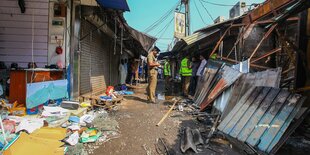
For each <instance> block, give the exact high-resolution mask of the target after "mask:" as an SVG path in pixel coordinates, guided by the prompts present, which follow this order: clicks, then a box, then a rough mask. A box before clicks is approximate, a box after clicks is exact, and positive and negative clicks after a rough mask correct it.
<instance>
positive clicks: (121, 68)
mask: <svg viewBox="0 0 310 155" xmlns="http://www.w3.org/2000/svg"><path fill="white" fill-rule="evenodd" d="M118 70H119V74H120V84H125V81H126V75H127V68H126V65H125V64H124V65H123V64H119V67H118Z"/></svg>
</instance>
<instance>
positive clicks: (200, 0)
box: [199, 0, 214, 21]
mask: <svg viewBox="0 0 310 155" xmlns="http://www.w3.org/2000/svg"><path fill="white" fill-rule="evenodd" d="M199 2H200V4H201V5H202V7H203V8H204V9H205V10H206V12H207V14H208V15H209V17H210V18H211V20H212V21H214V18H213V17H212V15H211V14H210V12H209V11H208V9H207V8H206V7H205V6H204V5H203V4H202V0H199Z"/></svg>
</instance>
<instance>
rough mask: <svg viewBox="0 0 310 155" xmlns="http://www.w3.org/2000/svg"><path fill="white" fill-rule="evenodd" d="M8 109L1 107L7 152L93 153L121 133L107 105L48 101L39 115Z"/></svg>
mask: <svg viewBox="0 0 310 155" xmlns="http://www.w3.org/2000/svg"><path fill="white" fill-rule="evenodd" d="M1 100H2V102H3V104H4V103H5V105H10V104H8V103H7V101H6V100H4V99H1ZM3 104H2V107H4V105H3ZM116 106H117V105H116ZM114 107H115V106H114ZM8 109H9V108H8ZM8 109H6V108H2V110H1V118H2V123H1V135H0V147H1V150H2V151H1V152H2V153H3V154H40V153H42V152H44V153H45V154H92V153H93V152H94V150H95V149H97V148H99V146H100V145H102V144H103V143H105V142H107V141H109V140H111V139H114V138H118V137H119V136H120V132H119V125H118V122H117V121H116V120H115V118H114V117H112V116H110V115H109V113H108V111H107V109H106V108H100V107H95V106H92V105H91V103H90V102H83V103H78V102H72V101H62V103H61V104H60V105H55V104H48V105H46V106H43V108H42V110H40V111H39V112H38V113H37V114H36V115H24V116H17V115H12V113H10V111H9V110H8ZM113 109H116V108H113ZM113 109H109V110H113Z"/></svg>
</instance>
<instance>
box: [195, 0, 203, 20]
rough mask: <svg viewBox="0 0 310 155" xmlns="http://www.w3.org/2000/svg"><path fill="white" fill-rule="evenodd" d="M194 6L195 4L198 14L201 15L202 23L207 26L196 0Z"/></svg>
mask: <svg viewBox="0 0 310 155" xmlns="http://www.w3.org/2000/svg"><path fill="white" fill-rule="evenodd" d="M194 4H195V7H196V10H197V12H198V14H199V16H200V19H201V21H202V22H203V23H204V24H206V22H205V20H204V19H203V18H202V16H201V14H200V11H199V9H198V7H197V4H196V1H195V0H194Z"/></svg>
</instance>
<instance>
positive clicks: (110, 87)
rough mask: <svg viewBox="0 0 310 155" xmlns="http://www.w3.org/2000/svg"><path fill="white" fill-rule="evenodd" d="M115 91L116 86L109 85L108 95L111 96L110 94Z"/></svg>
mask: <svg viewBox="0 0 310 155" xmlns="http://www.w3.org/2000/svg"><path fill="white" fill-rule="evenodd" d="M113 91H114V87H113V86H109V87H108V88H107V90H106V92H105V93H106V94H107V96H110V95H112V93H113Z"/></svg>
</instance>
